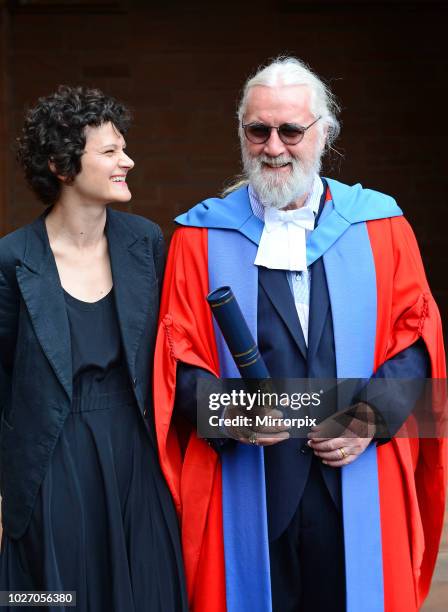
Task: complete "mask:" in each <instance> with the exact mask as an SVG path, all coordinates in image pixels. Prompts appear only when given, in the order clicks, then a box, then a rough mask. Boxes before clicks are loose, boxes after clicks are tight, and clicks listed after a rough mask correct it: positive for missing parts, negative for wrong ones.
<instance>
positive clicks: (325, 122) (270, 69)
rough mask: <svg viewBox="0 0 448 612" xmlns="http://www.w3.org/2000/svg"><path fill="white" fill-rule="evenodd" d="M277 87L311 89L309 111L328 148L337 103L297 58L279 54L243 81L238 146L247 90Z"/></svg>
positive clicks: (336, 124) (334, 135)
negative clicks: (306, 87) (294, 86)
mask: <svg viewBox="0 0 448 612" xmlns="http://www.w3.org/2000/svg"><path fill="white" fill-rule="evenodd" d="M257 85H263V86H265V87H278V86H282V85H306V86H308V87H309V89H310V92H311V97H310V105H311V112H312V113H313V115H314V116H315V117H319V116H320V117H321V119H320V120H319V121H318V123H317V124H316V128H317V129H319V130H320V131H321V134H322V135H323V134H326V136H325V148H327V149H328V148H330V147H331V145H332V143H333V142H334V141H335V140H336V138H337V136H338V134H339V131H340V126H339V122H338V120H337V118H336V116H337V114H338V112H339V106H338V103H337V101H336V98H335V96H334V95H333V93H332V92H331V91H330V89H329V88H328V87H327V85H325V83H324V82H323V81H322V80H321V79H320V78H319V77H318V76H317V75H316V74H314V72H313V71H312V70H311V69H310V68H309V67H308V66H307V65H306V64H305V63H304V62H303V61H301V60H299V59H297V58H295V57H286V56H280V57H278V58H276V59H275V60H274V61H272V62H270V63H269V64H267V65H266V66H262V67H261V68H259V69H258V70H257V72H256V73H255V74H254V75H253V76H251V77H250V78H249V79H248V80H247V81H246V83H245V85H244V88H243V94H242V97H241V101H240V103H239V106H238V134H239V137H240V143H241V149H242V151H243V152H244V151H245V136H244V131H243V128H242V127H241V125H242V122H243V119H244V115H245V113H246V107H247V100H248V97H249V92H250V90H251V89H252V88H253V87H256V86H257ZM247 182H248V178H247V176H246V175H245V174H243V175H241V176H239V177H237V179H236V180H235V182H234V183H233V184H232V185H230V186H229V187H227V188H226V189H225V191H224V193H223V195H226V194H228V193H230V192H231V191H234V190H235V189H237V188H238V187H240V186H241V185H243V184H246V183H247Z"/></svg>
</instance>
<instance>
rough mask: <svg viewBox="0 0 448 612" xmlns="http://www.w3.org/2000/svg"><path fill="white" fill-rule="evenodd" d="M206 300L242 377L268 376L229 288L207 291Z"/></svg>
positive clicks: (263, 377) (258, 377)
mask: <svg viewBox="0 0 448 612" xmlns="http://www.w3.org/2000/svg"><path fill="white" fill-rule="evenodd" d="M207 302H208V303H209V305H210V307H211V309H212V313H213V316H214V317H215V320H216V322H217V324H218V327H219V329H220V330H221V333H222V335H223V337H224V340H225V341H226V343H227V346H228V347H229V350H230V352H231V354H232V357H233V359H234V361H235V364H236V366H237V368H238V370H239V372H240V374H241V376H242V378H257V379H266V378H269V372H268V370H267V368H266V364H265V363H264V361H263V358H262V356H261V355H260V352H259V350H258V346H257V343H256V342H255V340H254V338H253V336H252V334H251V332H250V330H249V327H248V325H247V323H246V320H245V318H244V315H243V313H242V312H241V309H240V307H239V304H238V302H237V300H236V298H235V295H234V293H233V291H232V289H231V288H230V287H219V288H218V289H215V290H214V291H212V292H211V293H209V294H208V296H207Z"/></svg>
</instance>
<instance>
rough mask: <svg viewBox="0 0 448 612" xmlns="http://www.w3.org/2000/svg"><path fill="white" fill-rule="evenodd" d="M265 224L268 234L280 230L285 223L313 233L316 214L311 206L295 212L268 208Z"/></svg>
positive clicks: (265, 214)
mask: <svg viewBox="0 0 448 612" xmlns="http://www.w3.org/2000/svg"><path fill="white" fill-rule="evenodd" d="M264 223H265V226H266V230H267V231H268V232H272V231H274V230H276V229H278V228H279V227H280V226H282V225H284V224H285V223H293V224H294V225H297V226H298V227H300V228H302V229H305V230H310V231H311V230H312V229H314V213H313V211H312V210H311V208H310V207H309V206H302V208H295V209H294V210H278V209H277V208H266V210H265V213H264Z"/></svg>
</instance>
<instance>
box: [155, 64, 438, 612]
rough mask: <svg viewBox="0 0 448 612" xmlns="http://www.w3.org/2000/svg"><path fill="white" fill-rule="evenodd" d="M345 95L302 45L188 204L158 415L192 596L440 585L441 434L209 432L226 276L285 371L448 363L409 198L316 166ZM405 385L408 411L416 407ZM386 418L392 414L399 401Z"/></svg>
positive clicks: (283, 601) (402, 400)
mask: <svg viewBox="0 0 448 612" xmlns="http://www.w3.org/2000/svg"><path fill="white" fill-rule="evenodd" d="M336 110H337V106H336V103H335V101H334V99H333V97H332V95H331V93H330V92H329V91H328V89H327V88H326V87H325V86H324V84H323V83H322V82H321V81H320V80H319V79H318V77H316V75H314V74H313V73H312V72H311V71H310V70H309V69H308V68H307V67H306V66H305V65H304V64H303V63H302V62H300V61H299V60H296V59H294V58H284V59H280V60H278V61H275V62H273V63H271V64H270V65H268V66H267V67H265V68H263V69H262V70H260V71H259V72H258V73H257V74H256V75H255V76H254V77H253V78H251V79H249V80H248V82H247V83H246V86H245V88H244V93H243V97H242V101H241V104H240V108H239V115H238V118H239V135H240V140H241V149H242V158H243V165H244V176H245V178H244V181H243V182H242V183H240V184H239V185H237V186H236V188H235V189H233V190H232V191H231V192H230V193H229V194H228V195H227V196H226V197H225V198H224V199H222V200H221V199H218V198H215V199H210V200H207V201H205V202H203V203H200V204H198V205H197V206H195V207H194V208H193V209H191V210H190V211H189V212H188V213H187V214H185V215H181V216H180V217H178V218H177V222H178V223H179V224H180V225H182V226H183V227H182V228H181V229H179V230H177V232H176V233H175V235H174V238H173V242H172V245H171V249H170V255H169V259H168V265H167V272H166V279H165V289H164V294H163V299H162V307H161V326H160V330H159V335H158V343H157V349H156V358H155V381H156V384H155V419H156V427H157V433H158V440H159V449H160V455H161V462H162V466H163V469H164V471H165V475H166V477H167V479H168V482H169V483H170V486H171V490H172V493H173V496H174V499H175V501H176V504H177V506H178V511H179V513H180V516H181V523H182V530H183V543H184V556H185V562H186V570H187V581H188V587H189V593H190V604H191V607H192V609H193V610H194V611H195V612H196V611H201V612H202V610H207V612H208V611H210V610H213V611H215V610H216V611H218V610H229V611H231V612H234V611H244V612H246V611H249V610H253V611H254V612H255V611H256V612H264V611H268V610H271V609H273V610H274V611H276V612H289V611H293V610H294V611H296V610H301V611H305V612H311V611H312V612H324V611H325V612H326V611H328V610H335V611H342V610H345V609H347V610H350V611H354V612H357V611H358V610H360V609H363V610H369V611H370V610H371V611H372V612H373V611H375V612H376V611H380V610H384V609H385V610H388V611H393V612H402V611H404V610H406V611H412V610H417V609H418V607H419V606H420V605H421V603H422V601H423V599H424V598H425V596H426V594H427V592H428V589H429V585H430V580H431V575H432V571H433V567H434V563H435V559H436V555H437V547H438V542H439V538H440V533H441V527H442V522H443V509H444V501H445V497H444V483H445V481H446V469H445V463H444V461H445V453H446V449H445V447H444V445H443V443H442V442H440V441H438V440H435V439H433V440H420V444H418V443H417V441H416V440H410V439H406V438H392V439H391V440H381V441H379V443H377V442H378V441H377V440H372V435H373V433H372V434H371V435H370V437H357V436H353V437H348V436H347V437H336V438H331V437H324V436H323V435H322V433H319V431H315V432H313V433H312V434H311V435H310V439H309V441H308V442H307V441H306V440H298V439H291V438H290V439H286V440H285V438H286V437H287V435H285V431H283V430H280V431H278V432H273V433H272V434H271V435H270V436H268V437H267V438H266V437H260V436H259V435H258V432H257V431H248V432H246V434H245V435H242V434H241V432H240V431H235V432H233V433H232V432H230V434H229V435H230V436H231V437H233V438H237V439H238V440H239V442H238V443H236V442H235V441H234V440H229V441H225V442H224V443H223V444H218V443H217V442H215V443H212V445H209V444H207V443H206V442H205V441H204V440H201V439H199V438H198V437H197V436H196V433H195V427H194V425H195V413H194V399H195V397H194V396H195V388H196V382H197V379H198V377H199V376H201V375H207V373H208V374H209V375H210V374H211V375H214V376H221V377H231V376H235V375H236V370H235V366H234V364H232V362H231V360H230V359H229V354H228V352H227V349H226V347H225V343H224V342H223V339H222V336H221V335H220V333H219V332H218V330H217V329H216V328H215V327H214V325H213V322H212V318H211V314H210V312H209V310H208V307H207V304H206V302H205V296H206V295H207V294H208V293H209V291H210V290H213V289H215V288H217V287H219V286H222V285H230V286H231V287H232V289H233V290H234V292H235V294H236V297H237V299H238V301H239V302H240V304H241V307H242V310H243V313H244V315H245V317H246V319H247V320H248V322H249V325H250V327H251V329H252V331H253V333H254V335H256V337H257V340H258V344H259V348H260V352H261V354H262V356H263V357H264V360H265V362H266V365H267V367H268V370H269V372H270V374H271V376H272V377H274V378H280V377H281V378H305V377H309V378H335V377H339V378H363V379H366V378H367V379H368V378H369V377H376V378H380V377H401V378H424V377H425V376H426V371H427V368H428V367H429V363H430V364H431V370H432V376H434V377H439V378H440V377H444V376H445V361H444V353H443V346H442V341H441V337H442V336H441V332H440V318H439V314H438V311H437V307H436V305H435V303H434V300H433V298H432V296H431V294H430V292H429V288H428V286H427V282H426V279H425V275H424V271H423V268H422V264H421V260H420V257H419V254H418V248H417V245H416V242H415V238H414V236H413V234H412V231H411V229H410V228H409V226H408V224H407V223H406V221H405V220H404V218H403V216H402V213H401V210H400V209H399V208H398V206H397V205H396V203H395V202H394V200H393V199H392V198H390V197H388V196H385V195H383V194H380V193H377V192H374V191H370V190H363V189H362V187H361V186H360V185H356V186H354V187H348V186H347V185H343V184H342V183H339V182H337V181H334V180H331V179H322V178H320V177H319V171H320V161H321V157H322V155H323V153H324V151H325V148H326V147H329V146H330V145H331V143H332V142H333V140H334V138H335V137H336V136H337V133H338V123H337V119H336ZM405 395H406V394H403V397H397V398H396V400H395V401H394V415H393V416H394V422H397V421H398V422H403V421H404V420H405V419H406V417H407V415H408V414H409V411H410V408H409V404H410V398H409V397H405ZM173 406H175V408H174V412H173ZM365 408H366V410H367V411H368V412H369V414H370V416H372V415H374V414H376V415H377V416H381V409H379V410H378V408H379V407H378V406H375V407H374V406H371V407H367V406H365ZM375 409H376V410H375ZM382 418H383V421H384V422H385V424H386V425H387V427H388V428H389V431H390V432H391V434H393V433H395V432H396V430H397V429H398V427H396V426H395V427H394V425H393V423H392V422H391V421H390V414H386V413H384V414H382ZM211 446H213V448H212V447H211Z"/></svg>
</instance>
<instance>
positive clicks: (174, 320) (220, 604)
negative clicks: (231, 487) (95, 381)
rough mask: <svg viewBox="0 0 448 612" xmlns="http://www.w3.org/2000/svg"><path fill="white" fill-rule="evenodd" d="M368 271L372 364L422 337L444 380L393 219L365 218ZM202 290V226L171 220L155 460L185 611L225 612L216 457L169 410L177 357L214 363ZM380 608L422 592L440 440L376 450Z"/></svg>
mask: <svg viewBox="0 0 448 612" xmlns="http://www.w3.org/2000/svg"><path fill="white" fill-rule="evenodd" d="M367 227H368V233H369V238H370V242H371V247H372V252H373V255H374V262H375V269H376V278H377V298H378V299H377V304H378V312H377V332H376V347H375V369H377V368H378V367H379V366H380V365H381V364H382V363H384V361H386V360H387V359H389V358H391V357H393V356H394V355H395V354H397V353H398V352H400V351H402V350H404V349H405V348H407V347H408V346H410V345H411V344H413V343H414V342H415V341H416V340H417V339H418V338H422V339H423V340H424V342H425V343H426V346H427V349H428V352H429V355H430V359H431V370H432V376H433V377H434V378H445V376H446V369H445V355H444V349H443V338H442V330H441V323H440V315H439V312H438V309H437V306H436V304H435V302H434V299H433V297H432V295H431V292H430V290H429V287H428V283H427V280H426V277H425V273H424V270H423V265H422V262H421V258H420V254H419V250H418V246H417V243H416V240H415V237H414V235H413V233H412V230H411V228H410V226H409V225H408V223H407V221H406V220H405V219H404V218H403V217H394V218H388V219H380V220H375V221H369V222H367ZM208 293H209V284H208V262H207V229H203V228H191V227H187V228H181V229H178V230H177V231H176V232H175V234H174V237H173V240H172V243H171V247H170V252H169V256H168V262H167V268H166V275H165V284H164V290H163V295H162V303H161V310H160V327H159V332H158V337H157V345H156V354H155V366H154V380H155V383H154V403H155V422H156V431H157V438H158V447H159V455H160V462H161V466H162V469H163V472H164V474H165V477H166V479H167V482H168V484H169V487H170V490H171V493H172V495H173V498H174V501H175V505H176V508H177V511H178V514H179V518H180V523H181V529H182V543H183V551H184V561H185V567H186V575H187V588H188V593H189V601H190V606H191V609H192V611H193V612H225V610H226V604H225V575H224V572H225V569H224V547H223V535H222V512H221V466H220V462H219V458H218V456H217V454H216V453H215V451H213V450H212V449H211V448H210V447H209V446H208V445H207V444H206V443H205V442H204V440H201V439H198V438H197V436H196V433H195V431H193V430H191V429H189V428H188V427H186V426H185V424H180V423H177V422H176V418H175V416H173V414H172V409H173V402H174V395H175V384H176V365H177V361H179V360H180V361H182V362H185V363H189V364H192V365H195V366H198V367H201V368H204V369H207V370H209V371H210V372H212V373H213V374H215V375H216V376H218V373H219V362H218V355H217V350H216V342H215V336H214V330H213V324H212V318H211V313H210V310H209V307H208V305H207V303H206V301H205V299H204V297H205V296H206V295H207V294H208ZM377 452H378V471H379V486H380V492H379V493H380V516H381V528H382V547H383V572H384V601H385V607H384V609H385V611H386V612H404V611H406V612H412V611H413V610H417V609H418V608H419V607H420V606H421V604H422V602H423V600H424V598H425V597H426V595H427V593H428V590H429V586H430V582H431V577H432V573H433V570H434V565H435V561H436V557H437V551H438V546H439V541H440V536H441V531H442V526H443V516H444V508H445V490H446V484H447V459H448V453H447V445H446V440H444V439H424V440H418V439H409V438H394V439H393V440H392V441H391V442H389V443H388V444H384V445H382V446H380V447H378V449H377Z"/></svg>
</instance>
